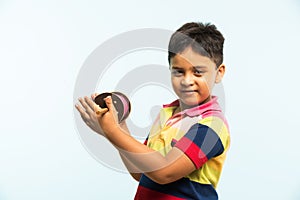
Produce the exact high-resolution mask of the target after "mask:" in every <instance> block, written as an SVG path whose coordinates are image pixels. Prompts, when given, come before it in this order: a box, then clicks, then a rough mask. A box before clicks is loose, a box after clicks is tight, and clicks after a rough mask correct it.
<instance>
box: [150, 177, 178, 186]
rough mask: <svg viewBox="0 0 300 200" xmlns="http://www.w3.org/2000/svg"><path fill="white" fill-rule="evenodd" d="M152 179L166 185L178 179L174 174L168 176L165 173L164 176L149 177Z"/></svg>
mask: <svg viewBox="0 0 300 200" xmlns="http://www.w3.org/2000/svg"><path fill="white" fill-rule="evenodd" d="M149 178H150V179H151V180H152V181H154V182H156V183H158V184H160V185H165V184H168V183H172V182H174V181H176V180H177V179H175V178H174V177H172V176H168V175H164V176H155V177H149Z"/></svg>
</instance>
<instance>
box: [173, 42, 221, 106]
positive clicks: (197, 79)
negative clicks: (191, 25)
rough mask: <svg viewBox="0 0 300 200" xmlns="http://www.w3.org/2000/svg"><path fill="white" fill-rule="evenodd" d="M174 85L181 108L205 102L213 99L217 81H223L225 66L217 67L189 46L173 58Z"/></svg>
mask: <svg viewBox="0 0 300 200" xmlns="http://www.w3.org/2000/svg"><path fill="white" fill-rule="evenodd" d="M170 64H171V81H172V86H173V89H174V91H175V93H176V94H177V96H178V97H179V99H180V102H181V109H185V108H190V107H193V106H196V105H199V104H203V103H205V102H207V101H209V100H210V99H211V91H212V89H213V86H214V84H215V83H217V82H219V81H221V78H222V77H223V74H224V72H225V66H224V65H221V66H219V67H218V69H216V64H215V63H214V62H213V61H212V60H211V59H210V58H208V57H206V56H202V55H200V54H198V53H196V52H194V51H193V50H192V49H191V48H187V49H186V50H184V51H183V52H182V53H180V54H176V55H175V56H174V57H173V58H172V59H171V63H170Z"/></svg>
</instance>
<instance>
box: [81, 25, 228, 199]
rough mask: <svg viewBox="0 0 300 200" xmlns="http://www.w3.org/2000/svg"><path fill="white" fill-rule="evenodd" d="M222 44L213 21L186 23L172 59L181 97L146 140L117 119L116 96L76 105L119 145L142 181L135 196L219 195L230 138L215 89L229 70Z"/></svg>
mask: <svg viewBox="0 0 300 200" xmlns="http://www.w3.org/2000/svg"><path fill="white" fill-rule="evenodd" d="M223 43H224V38H223V36H222V34H221V33H220V32H219V31H218V30H217V29H216V27H215V26H214V25H211V24H202V23H187V24H184V25H183V26H182V27H181V28H179V29H178V30H177V31H176V32H175V33H174V34H173V35H172V37H171V39H170V42H169V47H168V50H169V55H168V60H169V64H170V71H171V82H172V86H173V89H174V91H175V93H176V94H177V96H178V97H179V99H178V100H176V101H174V102H172V103H170V104H168V105H164V106H163V108H162V109H161V111H160V113H159V116H158V118H157V120H156V121H155V122H154V124H153V126H152V128H151V131H150V134H149V135H148V137H147V140H146V141H145V144H141V143H140V142H138V141H137V140H135V139H134V138H133V137H131V136H130V134H129V130H128V129H127V127H126V123H125V122H124V123H121V124H118V123H117V122H118V119H117V115H116V111H115V109H114V107H113V104H112V100H111V97H107V98H105V102H106V104H107V107H108V108H104V109H102V108H100V107H99V106H97V105H96V104H95V103H94V102H93V101H92V100H91V99H89V98H88V97H85V98H84V99H79V101H80V103H81V106H80V105H78V104H77V105H76V108H77V109H78V111H79V112H80V114H81V116H82V118H83V120H84V121H85V123H86V124H87V125H88V126H89V127H90V128H92V129H93V130H94V131H96V132H97V133H99V134H101V135H103V136H104V137H106V138H107V139H108V140H109V141H110V142H111V143H112V144H113V145H114V146H115V147H116V148H117V149H118V150H119V152H120V156H121V157H122V159H123V161H124V163H125V165H126V167H127V168H128V170H129V172H130V173H131V175H132V177H133V178H134V179H136V180H137V181H139V186H138V189H137V193H136V195H135V199H136V200H139V199H143V200H147V199H151V200H153V199H155V200H156V199H158V200H160V199H164V200H168V199H172V200H177V199H178V200H179V199H201V200H215V199H218V195H217V193H216V190H215V188H216V186H217V183H218V181H219V178H220V175H221V170H222V166H223V164H224V160H225V157H226V151H227V150H228V147H229V142H230V137H229V129H228V125H227V123H226V120H225V118H224V116H223V114H222V111H221V108H220V106H219V105H218V103H217V97H215V96H212V94H211V91H212V89H213V86H214V84H215V83H219V82H220V81H221V79H222V77H223V75H224V73H225V65H224V64H223V63H222V62H223ZM95 95H96V94H93V95H92V99H94V98H95ZM96 113H97V114H96ZM99 125H100V126H99Z"/></svg>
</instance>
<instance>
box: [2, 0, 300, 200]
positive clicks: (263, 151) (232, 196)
mask: <svg viewBox="0 0 300 200" xmlns="http://www.w3.org/2000/svg"><path fill="white" fill-rule="evenodd" d="M190 21H202V22H212V23H214V24H216V25H217V27H218V28H219V29H220V30H221V31H222V33H223V34H224V36H225V38H226V41H225V50H224V54H225V64H226V65H227V74H226V76H225V79H224V81H223V85H224V88H225V93H226V115H227V118H228V120H229V123H230V126H231V135H232V144H231V149H230V151H229V154H228V159H227V161H226V164H225V168H224V172H223V175H222V177H221V181H220V183H219V187H218V192H219V195H220V199H221V200H240V199H243V200H252V199H274V200H275V199H276V200H277V199H278V200H279V199H286V200H297V199H299V198H300V192H299V189H300V173H299V172H298V169H299V167H300V159H299V158H300V157H299V150H298V147H299V139H300V137H299V134H300V132H299V127H298V126H299V122H300V114H299V111H300V106H299V102H300V95H299V89H298V86H299V81H298V80H299V74H300V69H299V68H300V66H299V46H300V39H299V35H300V23H299V21H300V2H299V1H297V0H285V1H269V0H267V1H258V0H255V1H253V0H252V1H233V0H229V1H216V0H213V1H192V0H187V1H177V0H176V1H174V0H173V1H170V0H165V1H158V0H152V1H137V0H129V1H116V0H112V1H81V0H78V1H58V0H52V1H38V0H36V1H33V0H31V1H20V0H10V1H9V0H2V1H0V25H1V26H0V67H1V73H0V78H1V79H0V91H1V104H0V106H1V122H0V124H1V126H0V199H1V200H19V199H28V200H29V199H30V200H38V199H44V200H52V199H57V200H68V199H72V200H79V199H88V200H96V199H132V198H133V196H134V193H135V190H136V186H137V183H136V182H134V181H133V180H132V179H131V178H130V177H129V175H128V174H124V173H119V172H116V171H114V170H111V169H110V168H108V167H105V166H103V165H102V164H101V163H99V162H98V161H97V160H95V159H94V158H93V157H92V156H91V155H90V154H89V153H88V152H87V151H86V149H85V148H84V147H83V145H82V144H81V141H80V138H79V136H78V133H77V130H76V128H75V125H74V116H73V107H74V105H73V90H74V84H75V81H76V77H77V74H78V72H79V70H80V68H81V66H82V64H83V63H84V61H85V59H86V58H87V57H88V56H89V54H90V53H91V52H92V51H93V50H94V49H95V48H96V47H97V46H99V45H100V44H101V43H102V42H104V41H106V40H107V39H109V38H111V37H112V36H115V35H117V34H120V33H122V32H125V31H130V30H133V29H138V28H162V29H169V30H176V29H177V28H179V27H180V26H181V25H182V24H184V23H186V22H190ZM87 95H88V94H87ZM163 103H166V102H163Z"/></svg>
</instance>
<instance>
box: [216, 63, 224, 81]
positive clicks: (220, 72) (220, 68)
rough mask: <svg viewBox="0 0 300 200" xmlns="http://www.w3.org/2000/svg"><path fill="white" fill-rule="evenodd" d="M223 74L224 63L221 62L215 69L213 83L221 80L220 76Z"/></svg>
mask: <svg viewBox="0 0 300 200" xmlns="http://www.w3.org/2000/svg"><path fill="white" fill-rule="evenodd" d="M224 74H225V65H224V64H221V65H220V66H219V67H218V69H217V75H216V80H215V83H220V82H221V81H222V78H223V76H224Z"/></svg>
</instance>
